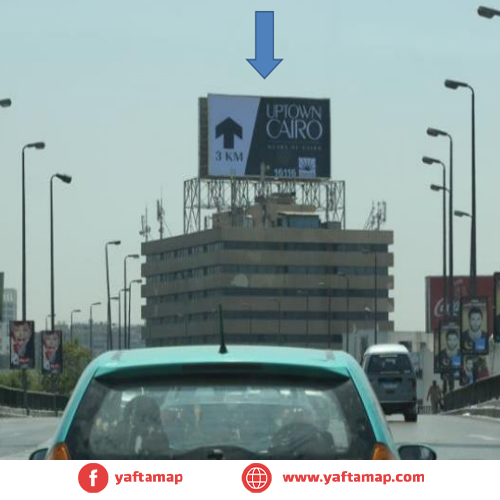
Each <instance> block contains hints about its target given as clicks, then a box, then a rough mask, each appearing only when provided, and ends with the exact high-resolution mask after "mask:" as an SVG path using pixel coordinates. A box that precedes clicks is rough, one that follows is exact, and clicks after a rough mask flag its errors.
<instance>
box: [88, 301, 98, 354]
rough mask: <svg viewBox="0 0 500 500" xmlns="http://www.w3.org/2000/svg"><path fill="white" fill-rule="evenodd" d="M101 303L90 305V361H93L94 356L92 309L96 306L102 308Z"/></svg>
mask: <svg viewBox="0 0 500 500" xmlns="http://www.w3.org/2000/svg"><path fill="white" fill-rule="evenodd" d="M100 305H101V302H94V303H93V304H90V320H89V348H90V359H92V355H93V352H92V351H93V343H92V340H93V339H92V330H93V328H94V321H93V319H92V308H93V307H95V306H100Z"/></svg>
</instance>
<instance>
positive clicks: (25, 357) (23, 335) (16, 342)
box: [10, 321, 35, 369]
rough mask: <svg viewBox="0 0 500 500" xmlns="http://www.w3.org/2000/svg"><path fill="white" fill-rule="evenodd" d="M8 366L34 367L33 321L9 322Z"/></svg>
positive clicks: (17, 367)
mask: <svg viewBox="0 0 500 500" xmlns="http://www.w3.org/2000/svg"><path fill="white" fill-rule="evenodd" d="M10 367H11V369H28V368H34V367H35V322H34V321H11V322H10Z"/></svg>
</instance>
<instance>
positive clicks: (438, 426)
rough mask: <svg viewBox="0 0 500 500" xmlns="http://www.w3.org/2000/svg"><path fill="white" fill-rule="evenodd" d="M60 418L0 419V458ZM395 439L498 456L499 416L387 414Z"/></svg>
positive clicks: (469, 455) (45, 433)
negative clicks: (408, 417)
mask: <svg viewBox="0 0 500 500" xmlns="http://www.w3.org/2000/svg"><path fill="white" fill-rule="evenodd" d="M59 421H60V419H58V418H54V417H45V418H2V419H0V459H3V460H5V459H11V460H19V459H27V458H28V457H29V455H30V453H31V452H32V451H34V450H36V449H37V447H38V446H39V445H40V444H41V443H43V442H44V441H46V440H47V439H49V438H50V437H51V436H52V434H53V432H54V431H55V429H56V427H57V425H58V424H59ZM388 421H389V425H390V427H391V430H392V433H393V435H394V439H395V440H396V442H397V443H415V444H416V443H418V444H427V445H429V446H431V447H432V448H433V449H434V450H435V451H436V452H437V454H438V459H441V460H450V459H455V460H467V459H468V460H481V459H482V460H485V459H490V460H500V419H497V420H493V419H487V418H475V417H474V418H472V417H458V416H448V415H446V416H445V415H420V416H419V419H418V422H417V423H416V424H411V423H405V422H404V420H403V418H402V417H399V416H390V417H388Z"/></svg>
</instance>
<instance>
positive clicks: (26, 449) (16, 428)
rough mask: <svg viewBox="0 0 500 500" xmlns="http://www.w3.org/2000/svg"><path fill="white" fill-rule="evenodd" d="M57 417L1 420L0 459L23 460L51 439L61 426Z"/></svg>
mask: <svg viewBox="0 0 500 500" xmlns="http://www.w3.org/2000/svg"><path fill="white" fill-rule="evenodd" d="M59 421H60V419H59V418H55V417H43V418H42V417H39V418H35V417H33V418H32V417H26V418H0V459H2V460H22V459H27V458H29V455H30V454H31V452H32V451H35V450H36V449H37V448H38V446H39V445H40V444H41V443H43V442H44V441H46V440H47V439H49V438H50V437H51V436H52V435H53V433H54V431H55V430H56V428H57V425H58V424H59Z"/></svg>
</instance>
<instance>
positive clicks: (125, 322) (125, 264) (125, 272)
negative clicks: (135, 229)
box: [120, 253, 139, 349]
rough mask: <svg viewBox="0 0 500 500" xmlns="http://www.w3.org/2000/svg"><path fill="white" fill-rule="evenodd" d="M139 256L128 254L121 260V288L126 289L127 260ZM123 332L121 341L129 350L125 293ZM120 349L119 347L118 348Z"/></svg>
mask: <svg viewBox="0 0 500 500" xmlns="http://www.w3.org/2000/svg"><path fill="white" fill-rule="evenodd" d="M138 258H139V255H138V254H135V253H134V254H130V255H127V256H126V257H125V259H123V288H125V289H126V288H127V260H128V259H138ZM123 318H124V320H123V330H124V332H125V333H124V335H123V340H124V344H125V345H124V348H125V349H130V346H129V345H127V293H125V300H124V301H123ZM120 348H121V346H120Z"/></svg>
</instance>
